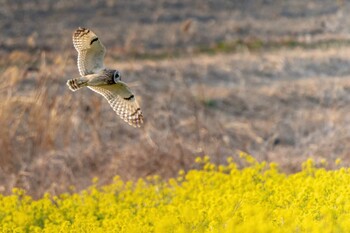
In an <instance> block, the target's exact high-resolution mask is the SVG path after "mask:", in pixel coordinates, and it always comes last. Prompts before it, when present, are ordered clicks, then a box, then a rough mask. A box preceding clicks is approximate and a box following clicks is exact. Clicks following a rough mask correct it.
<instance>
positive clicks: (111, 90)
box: [89, 82, 143, 127]
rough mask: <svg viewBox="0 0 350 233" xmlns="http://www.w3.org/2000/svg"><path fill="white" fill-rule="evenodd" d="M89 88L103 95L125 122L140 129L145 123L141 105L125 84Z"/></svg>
mask: <svg viewBox="0 0 350 233" xmlns="http://www.w3.org/2000/svg"><path fill="white" fill-rule="evenodd" d="M89 88H90V89H91V90H93V91H95V92H97V93H99V94H101V95H103V96H104V97H105V98H106V99H107V101H108V103H109V104H110V105H111V107H112V108H113V110H114V111H115V112H116V113H117V115H118V116H120V117H121V118H122V119H123V120H124V121H126V122H127V123H129V125H132V126H134V127H140V126H141V124H142V123H143V115H142V111H141V108H140V106H139V104H138V103H137V101H136V99H135V96H134V94H133V93H132V92H131V90H130V88H129V87H128V86H127V85H126V84H125V83H123V82H117V83H116V84H113V85H104V86H98V87H97V86H89Z"/></svg>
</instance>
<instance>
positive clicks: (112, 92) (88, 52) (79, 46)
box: [67, 28, 143, 127]
mask: <svg viewBox="0 0 350 233" xmlns="http://www.w3.org/2000/svg"><path fill="white" fill-rule="evenodd" d="M73 45H74V47H75V49H76V50H77V52H78V69H79V73H80V75H81V77H79V78H74V79H70V80H68V81H67V85H68V87H69V88H70V89H71V90H72V91H76V90H78V89H80V88H83V87H88V88H89V89H91V90H93V91H95V92H97V93H98V94H101V95H102V96H103V97H105V98H106V99H107V101H108V103H109V104H110V105H111V107H112V108H113V110H114V111H115V112H116V113H117V114H118V115H119V116H120V117H121V118H122V119H123V120H124V121H126V122H127V123H129V124H130V125H132V126H134V127H140V126H141V124H142V123H143V115H142V111H141V109H140V107H139V104H138V103H137V101H136V99H135V96H134V94H133V93H132V91H131V90H130V88H129V87H128V86H127V85H126V84H125V83H124V82H122V81H121V76H120V73H119V71H118V70H114V69H108V68H105V66H104V64H103V59H104V55H105V47H104V46H103V45H102V43H101V42H100V40H99V38H98V37H97V36H96V34H95V33H93V32H92V31H90V30H88V29H85V28H78V29H77V30H76V31H75V32H74V34H73Z"/></svg>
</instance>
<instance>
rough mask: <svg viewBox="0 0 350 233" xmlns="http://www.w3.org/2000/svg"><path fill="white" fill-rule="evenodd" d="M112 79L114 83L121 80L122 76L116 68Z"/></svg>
mask: <svg viewBox="0 0 350 233" xmlns="http://www.w3.org/2000/svg"><path fill="white" fill-rule="evenodd" d="M113 80H114V82H115V83H116V82H119V81H121V80H122V76H121V75H120V72H119V71H118V70H116V71H114V74H113Z"/></svg>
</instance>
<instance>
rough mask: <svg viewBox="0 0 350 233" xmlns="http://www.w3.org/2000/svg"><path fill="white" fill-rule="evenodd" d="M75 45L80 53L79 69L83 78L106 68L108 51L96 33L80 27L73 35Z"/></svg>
mask: <svg viewBox="0 0 350 233" xmlns="http://www.w3.org/2000/svg"><path fill="white" fill-rule="evenodd" d="M73 45H74V48H75V49H76V50H77V52H78V69H79V73H80V75H81V76H85V75H87V74H94V73H98V72H99V71H100V70H102V69H103V68H104V64H103V59H104V56H105V53H106V49H105V47H104V46H103V45H102V43H101V41H100V40H99V38H98V37H97V36H96V34H95V33H93V32H92V31H90V30H89V29H86V28H80V27H79V28H78V29H77V30H76V31H75V32H74V33H73Z"/></svg>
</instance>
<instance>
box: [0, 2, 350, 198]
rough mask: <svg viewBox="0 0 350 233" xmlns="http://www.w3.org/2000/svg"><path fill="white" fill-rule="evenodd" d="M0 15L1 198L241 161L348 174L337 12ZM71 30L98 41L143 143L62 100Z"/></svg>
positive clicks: (342, 9) (349, 25) (199, 7)
mask: <svg viewBox="0 0 350 233" xmlns="http://www.w3.org/2000/svg"><path fill="white" fill-rule="evenodd" d="M241 2H244V3H241ZM282 2H283V3H282ZM0 3H1V4H2V6H4V7H2V8H1V10H0V29H1V30H2V34H3V35H2V36H3V38H2V40H1V42H0V55H1V57H0V70H1V71H2V72H1V74H0V79H1V83H0V98H1V101H0V123H1V127H0V139H1V140H0V192H2V193H5V194H8V193H10V192H11V190H12V188H13V187H21V188H24V189H26V190H27V191H28V194H30V195H32V196H34V197H39V196H41V195H42V194H43V193H44V192H46V191H48V192H50V193H52V194H59V193H62V192H66V191H67V190H69V187H70V186H71V185H73V186H75V187H76V190H81V189H83V188H86V187H88V186H89V185H90V184H91V179H92V178H93V177H99V184H107V183H110V182H111V181H112V179H113V177H114V176H116V175H119V176H120V177H121V178H122V179H123V180H135V179H137V178H139V177H145V176H148V175H156V174H157V175H160V176H161V177H164V178H169V177H174V176H175V175H176V174H177V172H178V170H180V169H184V170H188V169H191V168H196V165H195V164H194V160H195V158H196V157H197V156H204V155H209V156H210V157H211V159H212V161H213V162H215V163H220V164H221V163H225V161H226V159H227V157H233V159H234V160H236V161H237V162H238V163H240V160H238V159H237V154H238V152H237V151H246V152H248V153H250V154H252V155H253V156H254V157H255V158H256V159H258V160H259V161H263V160H266V161H274V162H277V163H279V164H280V167H281V169H282V170H283V171H285V172H287V173H291V172H296V171H298V170H300V169H301V162H302V161H305V160H306V159H307V158H309V157H311V158H314V159H315V161H316V164H318V163H321V160H326V161H328V165H327V166H328V168H334V167H335V162H334V161H335V160H336V159H337V158H340V159H341V160H342V161H343V163H342V164H343V165H345V166H346V165H349V164H350V157H349V151H350V150H349V148H350V146H349V144H348V141H349V140H350V117H349V114H348V112H349V110H350V107H349V102H350V46H349V40H348V39H349V36H348V33H349V29H350V18H349V17H347V15H346V12H349V10H350V5H349V4H348V3H346V2H345V1H326V0H324V1H308V3H304V1H301V0H300V1H213V2H212V1H205V2H203V1H187V2H186V3H182V2H180V1H179V2H178V1H170V0H169V1H165V0H162V1H156V2H154V1H136V2H135V1H117V2H114V1H105V2H103V1H92V0H91V1H88V4H84V5H81V3H79V2H78V1H69V2H68V1H67V2H65V1H58V2H54V1H52V2H51V1H40V0H37V1H31V2H23V1H5V0H1V1H0ZM38 4H39V5H38ZM140 9H142V10H140ZM78 26H86V27H89V28H91V29H92V30H94V31H95V32H96V33H97V34H98V35H100V37H101V40H102V42H103V43H104V44H105V46H106V48H107V57H106V64H107V66H109V67H115V68H117V69H119V70H120V71H121V73H122V79H123V81H125V82H127V83H130V85H131V87H132V88H133V90H135V93H136V94H137V97H138V99H139V101H140V104H141V107H142V109H143V112H144V116H145V125H144V127H142V128H141V129H134V128H132V127H130V126H128V125H127V124H125V123H124V122H123V121H122V120H120V119H119V118H118V117H117V116H116V115H115V114H114V112H113V111H112V110H111V109H110V106H109V105H108V103H107V102H106V101H105V100H104V99H103V98H102V97H101V96H98V95H96V94H94V93H91V91H89V90H82V91H79V92H75V93H72V92H71V91H69V89H68V88H67V87H66V85H65V82H66V81H67V79H69V78H72V77H76V76H77V75H78V70H77V67H76V53H75V50H74V48H73V45H72V42H71V34H72V32H73V31H74V29H75V28H76V27H78Z"/></svg>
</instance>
